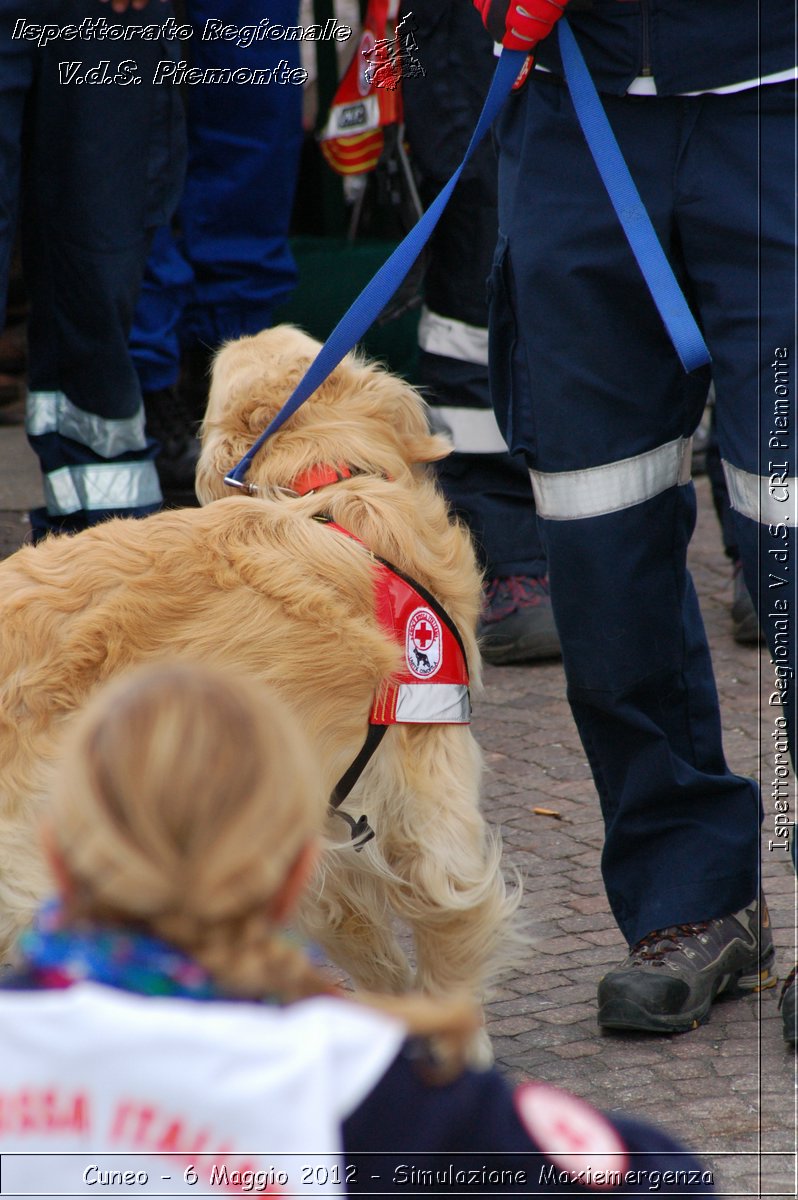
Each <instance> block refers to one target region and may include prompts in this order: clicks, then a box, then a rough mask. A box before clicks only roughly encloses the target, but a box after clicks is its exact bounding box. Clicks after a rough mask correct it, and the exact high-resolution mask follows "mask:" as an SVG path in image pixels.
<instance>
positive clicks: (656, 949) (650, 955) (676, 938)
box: [630, 921, 709, 964]
mask: <svg viewBox="0 0 798 1200" xmlns="http://www.w3.org/2000/svg"><path fill="white" fill-rule="evenodd" d="M707 929H709V921H696V922H694V923H693V924H689V925H671V926H669V927H668V928H667V929H655V930H654V932H653V933H647V934H646V936H645V937H642V938H641V939H640V941H639V942H636V943H635V945H634V946H633V947H632V951H631V954H630V958H631V959H632V961H633V962H653V963H658V964H661V963H663V962H664V960H665V955H666V954H673V953H675V952H676V951H678V950H682V949H683V948H684V947H683V946H682V942H683V941H684V940H685V939H686V938H694V937H699V936H700V935H701V934H702V933H705V932H706V930H707Z"/></svg>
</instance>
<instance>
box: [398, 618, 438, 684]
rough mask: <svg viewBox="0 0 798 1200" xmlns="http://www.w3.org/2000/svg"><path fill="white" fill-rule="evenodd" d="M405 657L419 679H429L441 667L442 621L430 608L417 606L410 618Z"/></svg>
mask: <svg viewBox="0 0 798 1200" xmlns="http://www.w3.org/2000/svg"><path fill="white" fill-rule="evenodd" d="M405 657H406V658H407V665H408V667H409V668H410V671H411V672H412V674H413V675H415V676H416V677H417V678H419V679H429V678H430V676H431V675H434V674H435V673H436V671H438V669H439V668H440V665H441V663H442V661H443V633H442V630H441V624H440V621H439V620H438V618H437V617H436V616H435V613H434V612H432V611H431V610H430V609H428V608H417V609H415V610H414V611H413V612H412V613H411V614H410V617H409V618H408V622H407V638H406V641H405Z"/></svg>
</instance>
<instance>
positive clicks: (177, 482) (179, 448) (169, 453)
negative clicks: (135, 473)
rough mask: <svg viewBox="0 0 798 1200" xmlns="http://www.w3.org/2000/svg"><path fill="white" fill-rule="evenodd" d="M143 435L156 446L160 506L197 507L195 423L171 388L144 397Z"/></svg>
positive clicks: (175, 389)
mask: <svg viewBox="0 0 798 1200" xmlns="http://www.w3.org/2000/svg"><path fill="white" fill-rule="evenodd" d="M144 413H145V416H146V419H147V433H148V434H149V436H150V437H152V438H155V440H156V441H157V442H159V443H160V447H161V449H160V452H159V454H158V457H157V459H156V466H157V468H158V477H159V479H160V481H161V491H162V492H163V498H164V504H165V505H166V506H167V507H170V508H185V507H190V506H192V505H196V504H197V499H196V496H195V494H194V473H195V471H196V467H197V459H198V457H199V440H198V438H197V424H198V422H197V419H196V417H194V416H193V415H192V414H191V413H190V412H189V410H188V408H187V406H186V404H185V403H184V402H183V400H182V399H181V395H180V392H179V390H178V389H177V388H175V387H168V388H159V389H158V391H155V392H145V393H144Z"/></svg>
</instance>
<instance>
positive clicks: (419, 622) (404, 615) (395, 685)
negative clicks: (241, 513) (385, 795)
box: [316, 517, 471, 850]
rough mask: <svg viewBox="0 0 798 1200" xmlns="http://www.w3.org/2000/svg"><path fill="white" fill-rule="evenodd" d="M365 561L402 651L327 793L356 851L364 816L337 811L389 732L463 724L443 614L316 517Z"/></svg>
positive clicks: (462, 696)
mask: <svg viewBox="0 0 798 1200" xmlns="http://www.w3.org/2000/svg"><path fill="white" fill-rule="evenodd" d="M316 519H317V520H321V521H324V522H325V524H327V526H328V527H329V528H330V529H333V530H335V532H336V533H340V534H343V536H344V537H348V538H350V539H351V541H353V542H357V544H358V545H359V546H363V549H364V550H365V551H366V553H367V554H368V555H369V557H370V558H371V560H372V563H373V566H374V597H375V607H376V610H377V618H378V620H379V622H380V624H381V625H382V627H383V629H384V630H385V631H386V633H388V634H390V636H391V637H392V638H393V639H394V640H395V641H397V642H398V643H399V645H400V646H401V647H402V650H403V655H404V662H403V664H402V666H401V667H400V669H399V671H398V673H397V674H396V675H394V676H392V677H391V678H390V679H386V680H385V681H384V682H383V683H382V684H381V685H380V687H379V689H378V691H377V694H376V695H375V697H374V700H373V702H372V705H371V712H370V713H369V727H368V732H367V734H366V740H365V742H364V743H363V746H362V747H361V750H360V753H359V754H358V756H357V758H356V759H355V761H354V762H353V763H352V765H351V766H350V767H349V770H348V771H346V772H345V774H344V775H343V776H342V777H341V779H340V780H339V781H338V784H337V785H336V787H335V790H334V791H333V796H332V800H331V806H332V809H333V811H334V812H336V813H337V814H338V816H339V817H341V818H342V819H343V820H344V821H346V822H347V824H348V825H349V827H350V829H351V831H352V839H353V841H354V842H355V843H356V847H355V848H356V849H357V850H360V849H361V848H362V847H363V846H364V845H365V844H366V842H367V841H369V840H370V839H371V838H372V837H373V836H374V831H373V830H372V829H371V828H370V826H369V824H368V821H367V820H366V817H365V816H362V817H361V818H360V820H359V821H355V820H353V818H352V817H350V816H349V814H348V813H343V812H340V811H339V809H340V805H341V804H342V803H343V802H344V800H345V799H346V797H347V796H348V795H349V793H350V792H351V790H352V788H353V787H354V786H355V784H356V783H357V781H358V779H359V778H360V776H361V775H362V774H363V771H364V770H365V769H366V765H367V764H368V762H369V761H370V759H371V757H372V755H373V754H374V752H375V750H376V749H377V747H378V746H379V744H380V742H381V741H382V739H383V737H384V735H385V731H386V729H387V728H388V726H389V725H468V724H470V722H471V697H470V693H469V690H468V663H467V661H466V654H465V647H464V646H463V642H462V638H461V637H460V634H459V632H458V630H457V627H456V625H455V624H454V622H453V621H452V619H451V617H450V616H449V614H448V613H447V612H446V611H445V609H443V608H442V607H441V605H440V604H439V603H438V601H437V600H436V599H435V597H434V596H432V595H430V593H429V592H428V591H427V590H426V588H423V587H422V586H421V584H420V583H417V582H416V581H415V580H414V579H411V578H410V577H409V576H407V575H405V574H404V572H403V571H400V570H399V568H398V567H395V566H393V565H392V564H391V563H389V562H386V561H385V559H382V558H380V557H379V556H378V555H376V554H374V553H373V552H372V551H371V550H369V549H368V547H367V546H366V545H365V543H363V542H362V541H361V540H360V538H358V537H356V536H355V535H354V534H353V533H350V532H349V530H348V529H344V528H342V526H340V525H336V524H335V522H334V521H331V520H329V518H325V517H318V518H316Z"/></svg>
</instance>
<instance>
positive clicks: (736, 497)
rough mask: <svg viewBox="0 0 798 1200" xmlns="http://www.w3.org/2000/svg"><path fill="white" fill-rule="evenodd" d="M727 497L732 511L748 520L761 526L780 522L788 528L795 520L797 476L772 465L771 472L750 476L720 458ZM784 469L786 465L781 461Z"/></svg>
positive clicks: (797, 510)
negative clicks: (772, 469)
mask: <svg viewBox="0 0 798 1200" xmlns="http://www.w3.org/2000/svg"><path fill="white" fill-rule="evenodd" d="M721 461H722V463H723V473H724V475H725V476H726V485H727V487H728V489H729V500H730V502H731V506H732V508H733V509H734V510H735V512H738V513H742V515H743V516H744V517H748V518H749V519H750V520H751V521H757V522H758V523H759V524H761V525H777V524H778V523H779V522H780V521H782V522H784V524H785V525H787V526H788V528H793V529H794V528H795V526H796V524H797V523H798V479H796V477H795V476H794V475H792V476H789V475H786V474H785V473H784V471H782V469H781V468H780V467H779V466H777V465H776V464H773V466H774V467H776V470H774V471H773V473H772V474H771V475H752V474H751V472H750V471H744V470H743V469H742V468H741V467H733V466H732V465H731V463H728V462H726V460H725V459H722V460H721ZM784 466H785V470H786V464H784Z"/></svg>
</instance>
